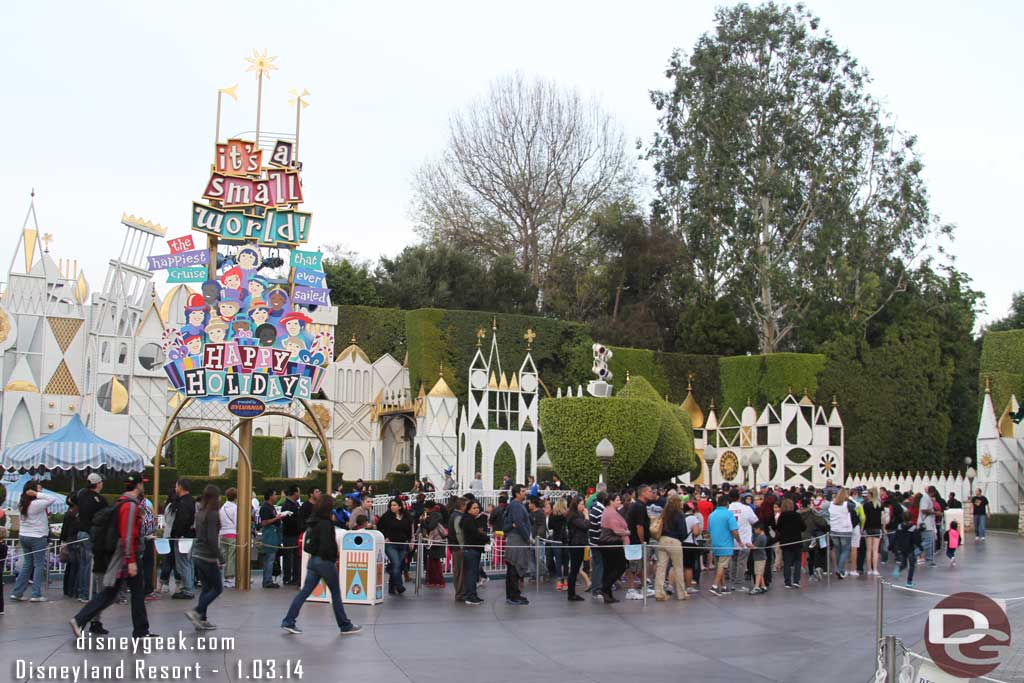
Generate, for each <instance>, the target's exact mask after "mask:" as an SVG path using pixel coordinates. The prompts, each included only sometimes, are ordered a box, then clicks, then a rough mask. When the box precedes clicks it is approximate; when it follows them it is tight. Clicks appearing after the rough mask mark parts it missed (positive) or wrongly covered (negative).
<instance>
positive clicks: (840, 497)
mask: <svg viewBox="0 0 1024 683" xmlns="http://www.w3.org/2000/svg"><path fill="white" fill-rule="evenodd" d="M848 498H849V494H847V492H846V489H844V488H841V489H839V492H838V493H836V495H835V497H834V498H833V499H832V502H831V503H830V504H829V506H828V525H829V532H830V534H831V536H832V545H833V547H834V548H835V549H836V576H837V577H838V578H840V579H843V578H846V561H847V560H848V559H849V557H850V543H851V541H852V537H853V520H851V519H850V508H849V506H847V504H846V503H847V500H848Z"/></svg>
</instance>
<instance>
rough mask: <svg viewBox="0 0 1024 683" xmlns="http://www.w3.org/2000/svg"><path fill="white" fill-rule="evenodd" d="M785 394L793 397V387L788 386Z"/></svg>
mask: <svg viewBox="0 0 1024 683" xmlns="http://www.w3.org/2000/svg"><path fill="white" fill-rule="evenodd" d="M786 393H787V394H789V395H790V396H792V395H793V385H792V384H790V385H789V386H788V387H786Z"/></svg>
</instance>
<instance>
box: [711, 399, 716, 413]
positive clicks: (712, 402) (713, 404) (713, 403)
mask: <svg viewBox="0 0 1024 683" xmlns="http://www.w3.org/2000/svg"><path fill="white" fill-rule="evenodd" d="M714 409H715V399H711V410H714Z"/></svg>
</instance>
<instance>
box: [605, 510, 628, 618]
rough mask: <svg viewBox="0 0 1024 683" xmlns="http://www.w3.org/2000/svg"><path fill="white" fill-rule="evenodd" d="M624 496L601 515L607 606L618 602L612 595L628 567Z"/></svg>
mask: <svg viewBox="0 0 1024 683" xmlns="http://www.w3.org/2000/svg"><path fill="white" fill-rule="evenodd" d="M621 510H622V496H621V495H618V494H616V495H615V496H614V497H613V498H612V499H611V502H609V503H608V505H607V506H605V508H604V513H603V514H602V515H601V535H600V537H599V538H598V543H599V544H600V546H601V559H602V561H603V563H604V570H603V573H602V575H601V595H602V596H604V602H605V604H607V605H610V604H612V603H616V602H618V600H617V599H616V598H615V596H614V595H612V586H614V585H615V582H616V581H618V580H619V579H620V578H621V577H622V575H623V573H625V571H626V567H628V566H629V565H628V563H627V562H626V552H625V546H627V545H629V527H628V526H626V519H625V518H624V517H623V516H622V512H621Z"/></svg>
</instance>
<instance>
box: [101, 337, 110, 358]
mask: <svg viewBox="0 0 1024 683" xmlns="http://www.w3.org/2000/svg"><path fill="white" fill-rule="evenodd" d="M100 362H101V363H109V362H110V342H103V345H102V346H100Z"/></svg>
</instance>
